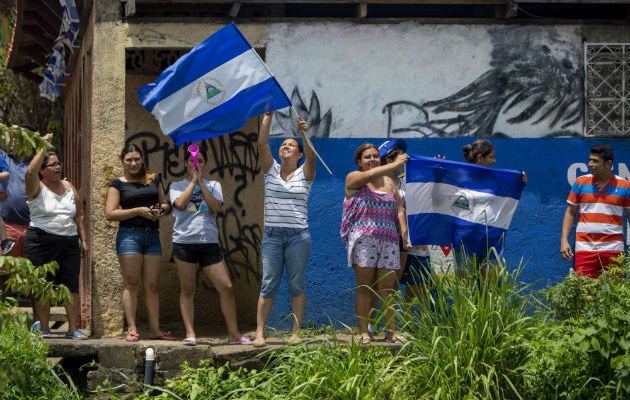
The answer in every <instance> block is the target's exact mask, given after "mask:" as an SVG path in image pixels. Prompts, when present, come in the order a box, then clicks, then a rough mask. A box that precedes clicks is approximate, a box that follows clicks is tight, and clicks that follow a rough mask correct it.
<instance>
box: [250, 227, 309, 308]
mask: <svg viewBox="0 0 630 400" xmlns="http://www.w3.org/2000/svg"><path fill="white" fill-rule="evenodd" d="M310 254H311V234H310V233H309V231H308V228H279V227H273V226H269V227H267V226H266V227H265V233H264V234H263V239H262V263H263V276H262V285H261V287H260V297H263V298H275V297H276V295H277V294H278V288H279V287H280V281H281V280H282V272H283V270H284V268H286V270H287V286H288V289H289V294H290V295H291V296H299V295H301V294H304V293H305V292H306V291H305V290H304V275H305V272H306V264H308V258H309V256H310Z"/></svg>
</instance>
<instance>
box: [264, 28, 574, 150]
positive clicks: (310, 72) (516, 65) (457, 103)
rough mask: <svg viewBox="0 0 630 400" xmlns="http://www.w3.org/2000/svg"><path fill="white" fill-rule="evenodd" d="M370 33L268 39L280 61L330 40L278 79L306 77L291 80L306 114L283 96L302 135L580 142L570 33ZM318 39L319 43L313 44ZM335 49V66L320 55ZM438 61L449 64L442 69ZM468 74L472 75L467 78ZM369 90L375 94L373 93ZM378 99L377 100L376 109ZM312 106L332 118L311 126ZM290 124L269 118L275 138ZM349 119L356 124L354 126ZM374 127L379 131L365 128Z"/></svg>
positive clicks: (321, 31)
mask: <svg viewBox="0 0 630 400" xmlns="http://www.w3.org/2000/svg"><path fill="white" fill-rule="evenodd" d="M375 31H376V29H371V28H370V27H365V26H356V25H352V24H348V25H344V24H325V26H324V27H311V26H304V27H300V28H292V30H291V31H290V33H291V35H289V36H288V37H286V36H285V37H283V38H279V39H277V40H274V41H273V42H272V43H273V44H274V45H275V43H276V42H278V45H277V46H278V47H276V48H274V49H272V50H270V55H271V54H273V53H278V54H279V55H282V56H287V55H289V56H290V55H292V54H294V52H300V51H302V52H303V50H304V49H303V48H304V47H306V46H313V43H310V42H309V40H311V39H310V38H311V37H313V36H317V35H316V34H318V35H319V36H321V35H333V34H337V38H338V39H335V42H334V43H333V44H332V45H333V46H332V47H334V48H335V49H334V51H330V52H326V50H321V51H319V53H317V54H316V55H315V56H313V57H314V58H313V59H312V60H306V61H304V64H301V65H291V67H290V68H289V71H290V73H289V72H287V74H288V76H289V77H290V78H288V79H291V78H292V77H294V76H300V77H304V76H306V78H302V79H301V82H300V87H301V88H302V91H305V90H312V88H316V90H317V93H315V91H313V92H312V95H311V103H310V105H309V106H308V107H307V106H306V105H305V104H304V103H303V101H302V98H301V96H300V94H299V91H298V89H297V86H296V87H295V88H294V90H293V94H292V100H293V102H294V104H295V106H296V108H298V110H299V112H300V115H302V116H305V115H306V116H308V119H307V121H308V122H309V125H310V127H311V128H310V129H309V135H310V136H314V137H329V135H332V136H333V137H335V136H336V137H363V136H375V137H384V136H387V137H390V136H394V137H395V136H401V137H445V138H447V137H456V136H475V137H480V136H484V137H556V136H582V121H583V109H584V86H583V82H584V72H583V62H584V61H583V54H582V48H581V41H580V35H579V32H578V31H577V30H575V29H572V28H570V27H549V26H544V27H543V26H538V27H537V26H490V27H487V26H486V27H483V26H475V27H466V26H453V27H448V26H446V27H425V26H398V25H391V26H390V27H389V28H388V29H381V31H379V32H378V35H377V33H375ZM331 32H332V33H331ZM410 32H411V33H410ZM281 33H286V32H284V31H281ZM405 35H411V37H413V36H414V35H415V37H417V38H419V39H418V40H417V41H420V38H421V39H423V40H424V41H423V42H422V43H423V44H422V45H418V46H422V47H418V48H414V49H413V51H409V50H410V47H409V46H407V47H400V46H397V41H398V40H399V38H400V36H405ZM467 35H469V36H470V37H468V36H467ZM364 37H368V38H369V39H365V38H364ZM427 38H431V39H427ZM298 39H299V40H298ZM325 39H326V38H321V37H320V38H319V41H321V40H325ZM313 40H314V39H313ZM444 40H449V41H452V42H453V43H444ZM483 40H486V41H485V42H483ZM488 40H489V42H490V43H488V42H487V41H488ZM366 42H368V43H369V44H366ZM413 43H415V42H413V41H407V42H406V44H407V45H413ZM283 46H284V47H283ZM344 46H345V47H344ZM375 49H378V50H375ZM343 51H346V52H348V53H349V54H352V56H350V55H349V56H348V58H349V59H350V60H352V61H348V62H346V61H343V62H341V63H342V65H341V66H338V64H339V63H334V62H332V61H331V60H330V59H329V58H327V57H334V56H336V55H338V54H339V53H341V52H343ZM388 52H389V53H388ZM476 52H477V53H476ZM374 54H378V55H379V57H380V59H383V60H388V61H389V62H388V63H374V59H373V58H370V60H371V61H372V62H367V61H366V58H369V57H371V56H372V55H374ZM315 57H316V58H315ZM436 57H438V58H439V57H443V59H439V60H438V59H436ZM445 59H450V60H452V61H451V62H448V63H445V61H444V60H445ZM486 59H487V60H488V61H487V63H486V61H485V60H486ZM473 60H484V61H483V62H476V63H475V62H473ZM283 62H285V64H282V63H280V62H279V63H278V67H276V66H274V68H276V69H281V66H283V67H284V66H285V65H286V61H283ZM469 63H472V64H473V65H469ZM313 64H314V66H313V67H312V68H310V65H313ZM484 64H485V65H484ZM333 65H334V66H335V67H334V68H333V67H331V66H333ZM285 68H286V67H285ZM336 68H337V69H336ZM405 68H406V69H405ZM418 68H420V69H418ZM347 71H351V73H349V72H347ZM473 71H479V72H478V73H477V74H475V72H473ZM464 72H466V73H464ZM460 76H465V77H466V78H463V77H460ZM471 76H473V77H474V76H476V77H475V78H473V79H472V80H469V79H471V78H470V77H471ZM405 77H407V79H405ZM458 77H459V78H458ZM444 79H446V80H448V79H451V80H450V81H448V85H441V84H440V83H439V82H440V80H444ZM458 79H459V80H458ZM460 80H461V81H460ZM410 82H413V83H411V84H410ZM443 86H447V87H449V88H456V89H455V90H454V91H452V92H451V93H448V92H444V91H441V90H440V88H441V87H443ZM339 87H343V88H344V90H343V91H340V90H338V89H339ZM373 87H378V88H380V89H379V90H378V91H375V90H373ZM449 90H453V89H449ZM396 91H398V92H399V93H400V95H399V97H398V95H396V94H395V93H396ZM437 93H439V94H437ZM445 93H446V95H445ZM438 96H439V97H438ZM397 97H398V98H397ZM379 98H382V99H384V101H383V102H382V103H380V104H381V105H380V106H379V105H378V104H379ZM390 99H393V101H391V100H390ZM320 102H321V103H320ZM320 104H326V105H332V107H331V109H332V111H331V110H329V111H328V112H327V113H326V114H325V115H324V117H322V118H321V121H320V118H319V113H320V107H321V106H320ZM377 110H378V111H377ZM333 111H334V113H335V116H336V119H335V120H334V121H332V113H333ZM349 111H351V112H349ZM292 118H293V119H292ZM292 118H291V117H290V116H289V115H288V114H284V113H280V112H277V113H276V121H277V122H278V124H279V126H280V128H281V129H282V130H284V132H275V133H276V134H278V135H290V136H291V135H292V136H296V134H297V132H296V131H295V130H296V128H295V120H294V119H295V116H293V117H292ZM383 118H384V121H383ZM357 119H360V120H362V121H358V120H357ZM370 119H372V120H373V121H374V123H373V124H371V125H370V124H368V123H367V122H366V121H369V120H370ZM358 122H361V123H363V124H362V125H360V127H359V124H358ZM383 122H384V123H383ZM377 125H378V129H379V130H374V129H373V127H374V126H377ZM357 129H359V130H357ZM381 129H385V131H382V130H381Z"/></svg>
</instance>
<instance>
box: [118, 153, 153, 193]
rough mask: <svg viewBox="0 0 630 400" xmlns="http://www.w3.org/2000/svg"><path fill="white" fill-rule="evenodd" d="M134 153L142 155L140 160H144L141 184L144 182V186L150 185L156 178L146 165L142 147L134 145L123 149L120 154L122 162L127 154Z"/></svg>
mask: <svg viewBox="0 0 630 400" xmlns="http://www.w3.org/2000/svg"><path fill="white" fill-rule="evenodd" d="M134 152H135V153H138V154H140V158H142V176H141V177H140V179H139V180H140V182H142V184H143V185H148V184H150V183H151V181H153V179H154V178H155V174H154V173H152V172H149V169H148V168H147V165H146V164H145V163H144V156H143V155H142V150H140V147H138V146H136V145H135V144H133V143H129V144H127V145H125V147H123V149H122V151H121V152H120V161H123V160H124V159H125V156H126V155H127V154H129V153H134Z"/></svg>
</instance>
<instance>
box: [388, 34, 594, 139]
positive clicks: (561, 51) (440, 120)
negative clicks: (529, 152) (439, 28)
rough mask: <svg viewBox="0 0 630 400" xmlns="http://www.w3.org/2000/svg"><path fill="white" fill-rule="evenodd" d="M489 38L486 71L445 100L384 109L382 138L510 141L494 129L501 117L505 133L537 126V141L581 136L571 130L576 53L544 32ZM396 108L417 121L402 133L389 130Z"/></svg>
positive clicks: (578, 98)
mask: <svg viewBox="0 0 630 400" xmlns="http://www.w3.org/2000/svg"><path fill="white" fill-rule="evenodd" d="M519 31H520V32H519ZM489 34H490V36H491V38H492V43H493V47H494V49H493V51H492V61H491V63H490V66H491V68H490V69H489V70H487V71H485V72H484V73H483V74H481V75H480V76H479V77H478V78H477V79H475V81H474V82H472V83H470V84H468V85H466V86H465V87H464V88H462V89H461V90H459V91H457V92H456V93H454V94H452V95H450V96H446V97H444V98H441V99H438V100H434V101H427V102H425V103H424V104H422V105H419V104H415V103H412V102H400V101H398V102H391V103H389V104H387V105H385V107H384V108H383V112H384V113H386V114H387V116H388V132H387V134H388V136H390V135H391V134H392V133H399V132H405V131H408V132H414V133H418V134H420V135H421V136H422V137H430V136H436V137H454V136H484V137H492V136H495V137H496V136H498V137H510V136H512V135H510V134H509V133H507V132H502V131H501V129H497V128H498V127H497V120H498V119H499V118H501V117H504V121H503V122H504V124H503V125H504V126H506V127H507V128H508V129H509V125H518V124H521V123H527V124H530V125H537V124H541V125H543V126H545V127H546V129H547V131H548V133H547V134H545V135H543V136H547V137H555V136H579V135H581V131H578V130H575V129H572V127H575V126H576V125H577V124H579V122H580V121H582V117H583V115H582V114H583V109H584V105H583V93H584V87H583V72H582V64H581V62H580V59H581V58H580V49H579V48H578V47H577V46H575V45H573V44H571V43H568V42H565V41H564V40H562V39H561V38H560V37H559V35H558V33H557V32H556V31H554V30H548V29H547V30H543V29H537V28H532V27H522V28H514V29H511V30H509V31H508V30H506V29H503V28H494V29H491V30H490V31H489ZM397 107H409V108H412V109H414V111H416V113H417V115H418V116H419V117H420V118H418V120H416V121H414V122H413V123H412V124H410V126H409V127H408V128H406V129H405V128H397V129H395V130H392V125H393V124H392V115H394V116H396V115H400V114H402V113H397V112H395V111H394V110H393V109H394V108H397ZM442 115H446V116H445V117H441V116H442ZM394 125H395V124H394Z"/></svg>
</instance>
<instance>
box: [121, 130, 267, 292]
mask: <svg viewBox="0 0 630 400" xmlns="http://www.w3.org/2000/svg"><path fill="white" fill-rule="evenodd" d="M257 137H258V135H257V133H244V132H240V131H239V132H233V133H231V134H229V135H224V136H219V137H217V138H214V139H206V140H203V141H201V142H200V145H199V147H200V149H201V150H202V151H204V152H206V154H208V161H209V162H210V165H211V166H212V168H211V169H210V174H211V175H214V174H218V176H219V178H220V179H219V180H220V181H223V182H222V183H223V190H224V195H225V191H226V187H225V181H231V182H230V184H231V185H233V187H234V195H233V198H232V199H231V201H229V202H228V201H225V202H226V203H230V204H231V205H229V206H227V205H226V206H224V208H223V210H222V211H220V212H219V213H218V214H217V225H218V227H219V241H220V245H221V248H222V249H223V256H224V259H225V263H226V265H227V267H228V270H229V272H230V275H231V277H232V278H233V279H234V278H239V279H240V278H242V277H243V275H245V276H244V279H245V280H246V281H247V282H248V283H249V282H250V281H251V280H252V279H253V281H255V282H258V281H260V271H259V265H260V238H261V237H262V227H261V226H260V224H257V223H253V224H248V223H246V222H245V221H246V219H247V218H246V217H247V214H246V208H245V207H243V199H242V198H241V195H242V191H243V190H244V189H245V188H246V187H247V186H248V185H249V184H251V183H252V182H253V181H254V180H255V179H256V175H258V174H259V173H260V166H259V165H258V146H257V145H256V141H257ZM127 143H135V144H136V145H138V146H139V147H140V149H142V152H143V155H144V162H145V164H146V165H147V166H148V167H149V169H150V170H152V171H155V172H157V173H158V174H159V175H160V176H161V178H162V181H163V182H164V183H165V191H166V192H167V193H168V188H169V186H170V182H173V181H176V180H179V179H182V178H183V177H184V175H185V174H186V170H185V166H184V163H183V162H182V161H183V158H184V154H183V152H184V151H185V150H184V149H186V148H187V147H188V146H187V145H183V146H178V147H175V146H174V145H173V143H172V142H171V141H170V140H166V138H165V137H164V135H161V134H156V133H153V132H139V133H136V134H134V135H132V136H130V137H129V138H128V139H127ZM156 154H157V156H158V159H159V161H158V164H156V163H155V155H156ZM149 159H152V160H153V163H149ZM224 200H226V199H224ZM198 278H199V276H198ZM201 283H202V284H203V285H204V286H206V289H210V287H208V286H207V285H206V284H205V282H204V281H201Z"/></svg>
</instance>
